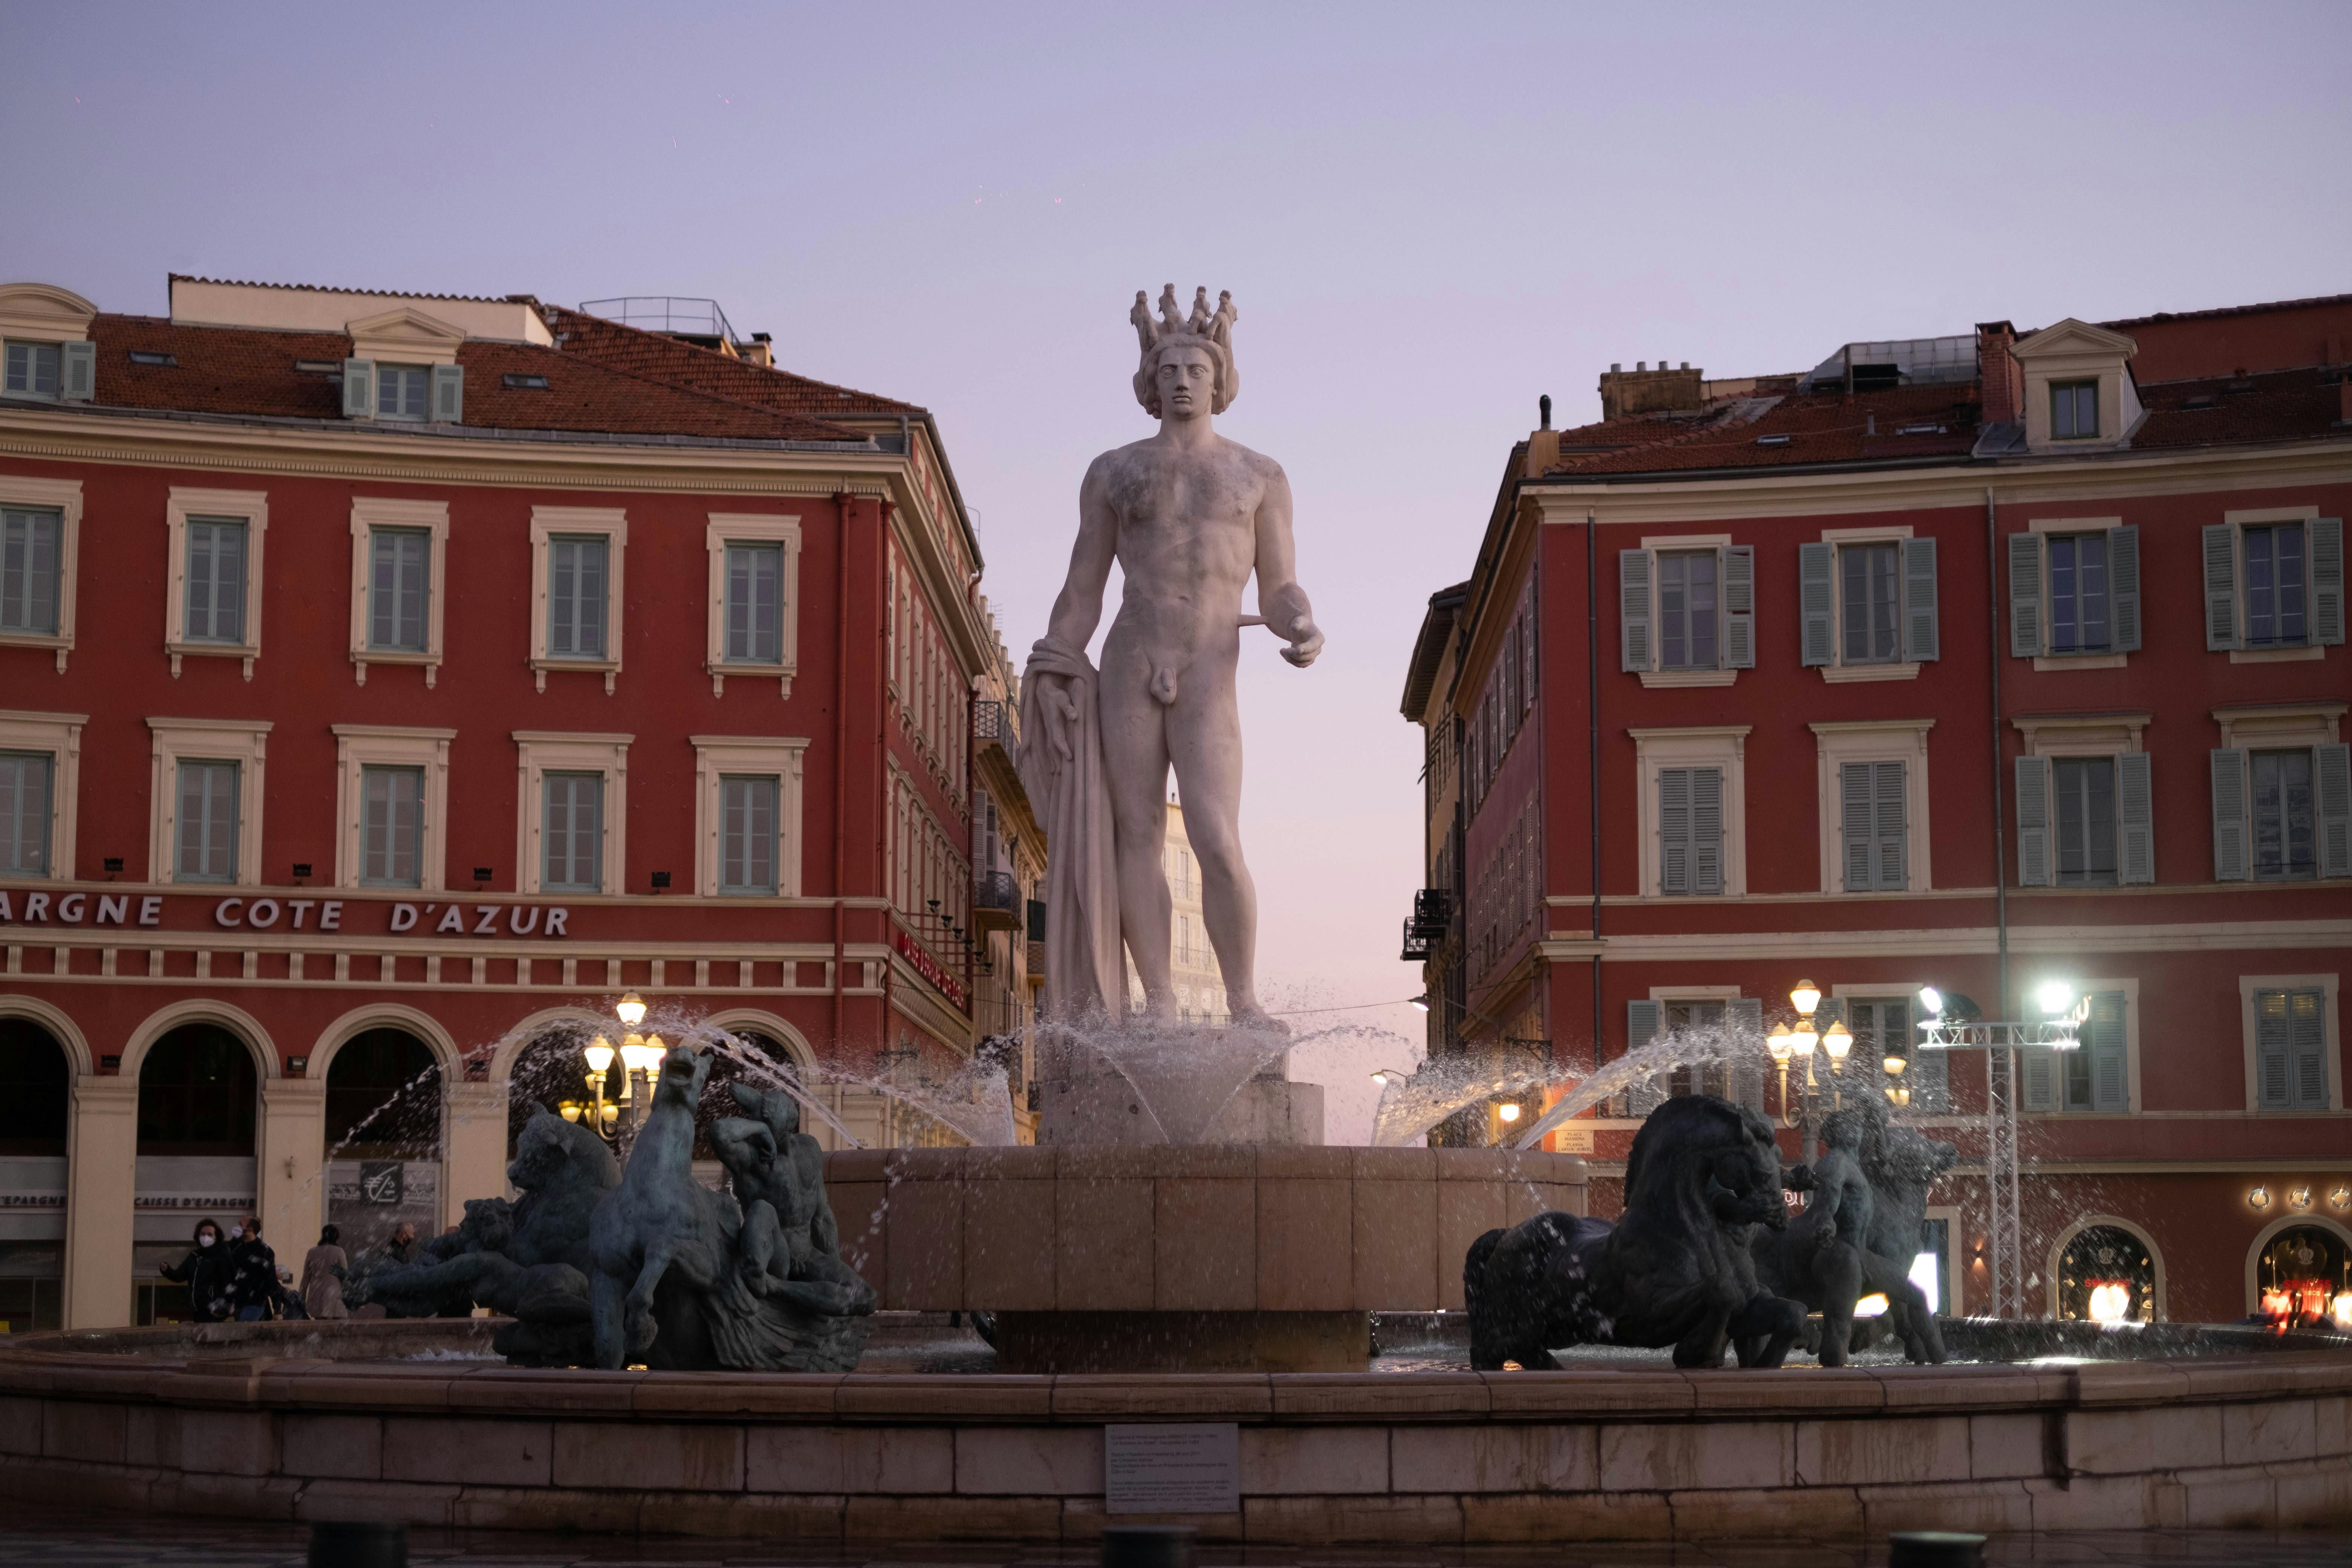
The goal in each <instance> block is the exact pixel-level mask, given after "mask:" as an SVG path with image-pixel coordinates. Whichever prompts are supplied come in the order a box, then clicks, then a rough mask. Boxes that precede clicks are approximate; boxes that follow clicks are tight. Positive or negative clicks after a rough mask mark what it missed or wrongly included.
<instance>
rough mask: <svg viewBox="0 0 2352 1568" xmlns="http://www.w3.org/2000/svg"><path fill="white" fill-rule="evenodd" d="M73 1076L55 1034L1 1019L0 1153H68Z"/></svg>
mask: <svg viewBox="0 0 2352 1568" xmlns="http://www.w3.org/2000/svg"><path fill="white" fill-rule="evenodd" d="M72 1076H73V1075H72V1069H71V1068H70V1067H69V1066H68V1063H67V1061H66V1048H65V1047H64V1046H63V1045H62V1044H60V1043H59V1042H58V1037H56V1036H55V1035H52V1034H50V1033H49V1032H48V1031H47V1029H44V1028H43V1027H41V1026H39V1025H38V1024H36V1023H34V1022H33V1021H32V1020H31V1019H30V1018H0V1154H14V1155H17V1156H19V1157H24V1156H28V1155H31V1156H41V1155H47V1156H49V1157H52V1158H54V1157H56V1156H58V1155H61V1154H63V1153H64V1152H66V1119H67V1115H68V1112H67V1108H66V1107H67V1097H68V1093H69V1085H70V1083H71V1080H72Z"/></svg>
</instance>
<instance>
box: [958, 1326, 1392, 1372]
mask: <svg viewBox="0 0 2352 1568" xmlns="http://www.w3.org/2000/svg"><path fill="white" fill-rule="evenodd" d="M1371 1353H1372V1315H1371V1314H1370V1312H999V1313H997V1314H996V1370H997V1371H999V1372H1008V1373H1055V1374H1060V1373H1107V1372H1361V1371H1363V1370H1364V1363H1365V1362H1366V1361H1368V1360H1369V1359H1370V1356H1371Z"/></svg>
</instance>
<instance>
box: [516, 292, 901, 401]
mask: <svg viewBox="0 0 2352 1568" xmlns="http://www.w3.org/2000/svg"><path fill="white" fill-rule="evenodd" d="M541 310H548V311H552V312H554V313H555V314H557V315H560V316H563V317H567V318H569V317H574V316H576V317H579V318H581V319H582V320H584V321H593V322H595V323H596V324H597V325H598V326H599V327H604V328H606V329H608V330H611V331H616V332H629V333H633V334H635V336H637V337H640V338H644V339H646V340H647V341H648V342H655V343H658V344H660V345H662V346H663V347H664V348H666V349H668V350H671V351H674V352H683V353H688V354H707V355H709V357H710V359H711V360H713V361H714V362H716V365H723V366H727V367H729V368H730V370H731V371H733V372H740V373H745V374H751V375H772V376H776V377H779V378H781V379H782V380H784V381H788V382H793V383H797V384H800V385H802V386H807V387H816V388H820V389H822V390H824V391H826V392H838V393H843V394H845V395H849V396H852V397H863V398H866V399H868V400H870V401H872V402H875V403H893V404H897V405H899V407H901V408H905V409H909V410H912V409H917V408H919V407H920V405H919V404H912V403H908V402H907V401H906V400H905V399H903V398H897V397H889V396H886V395H883V394H881V393H878V392H867V391H866V390H864V389H863V388H861V387H855V386H844V385H842V384H840V383H838V382H831V381H821V380H819V379H818V378H817V377H815V376H813V375H803V374H801V373H800V372H799V371H796V370H786V369H784V368H783V367H782V365H772V364H764V365H763V364H753V363H751V362H750V361H749V360H744V359H739V358H737V357H736V356H735V355H733V354H725V353H719V351H718V350H717V349H707V348H704V347H703V346H702V345H701V344H700V343H690V342H686V341H685V340H684V339H682V338H676V337H672V336H671V335H670V334H668V333H667V332H656V331H648V330H647V329H646V328H644V327H637V326H632V325H630V324H629V323H628V322H626V321H614V320H613V319H612V318H611V317H610V316H599V315H597V314H595V313H594V312H593V311H590V310H575V309H573V308H572V307H571V306H569V305H542V306H541ZM714 368H715V366H714ZM751 406H756V405H751Z"/></svg>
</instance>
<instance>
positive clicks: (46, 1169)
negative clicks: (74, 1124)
mask: <svg viewBox="0 0 2352 1568" xmlns="http://www.w3.org/2000/svg"><path fill="white" fill-rule="evenodd" d="M72 1086H73V1063H72V1061H71V1059H70V1058H69V1057H68V1053H67V1049H66V1046H65V1042H64V1041H62V1040H60V1039H58V1037H56V1036H55V1035H53V1034H51V1033H50V1032H49V1031H48V1030H47V1029H46V1028H43V1027H42V1026H40V1025H39V1024H38V1023H36V1022H35V1021H34V1020H32V1019H30V1018H22V1017H11V1018H0V1192H5V1193H7V1194H9V1198H10V1203H9V1207H8V1209H7V1211H6V1212H5V1214H0V1323H5V1329H0V1331H7V1332H15V1331H23V1330H28V1329H55V1328H61V1327H63V1326H64V1321H65V1317H64V1302H65V1272H66V1243H65V1236H66V1231H65V1226H66V1211H65V1200H66V1136H67V1131H68V1121H69V1119H70V1117H71V1114H72V1112H71V1109H70V1105H71V1096H72Z"/></svg>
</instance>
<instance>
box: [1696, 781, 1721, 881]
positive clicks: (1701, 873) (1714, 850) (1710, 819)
mask: <svg viewBox="0 0 2352 1568" xmlns="http://www.w3.org/2000/svg"><path fill="white" fill-rule="evenodd" d="M1690 775H1691V813H1690V843H1691V858H1690V867H1691V891H1692V892H1694V893H1719V892H1721V891H1723V770H1722V769H1721V768H1693V769H1691V771H1690Z"/></svg>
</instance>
